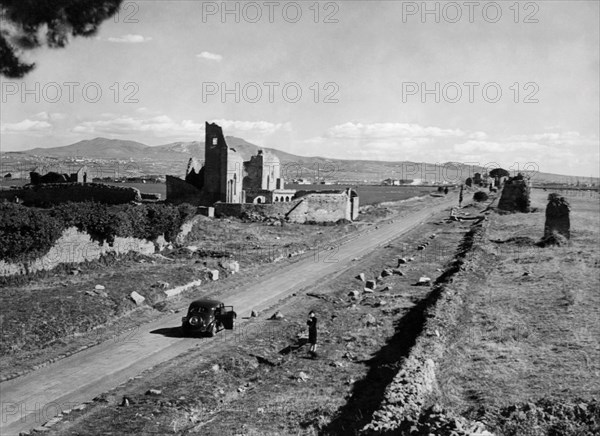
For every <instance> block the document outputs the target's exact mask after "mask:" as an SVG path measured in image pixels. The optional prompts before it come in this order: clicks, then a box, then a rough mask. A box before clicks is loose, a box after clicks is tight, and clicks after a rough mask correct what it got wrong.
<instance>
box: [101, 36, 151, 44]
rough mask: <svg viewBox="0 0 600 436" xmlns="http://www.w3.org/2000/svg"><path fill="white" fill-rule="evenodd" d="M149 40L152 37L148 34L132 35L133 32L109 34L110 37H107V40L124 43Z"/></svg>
mask: <svg viewBox="0 0 600 436" xmlns="http://www.w3.org/2000/svg"><path fill="white" fill-rule="evenodd" d="M151 40H152V38H151V37H149V36H142V35H133V34H127V35H121V36H111V37H109V38H107V41H109V42H116V43H124V44H139V43H142V42H148V41H151Z"/></svg>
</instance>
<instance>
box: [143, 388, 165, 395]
mask: <svg viewBox="0 0 600 436" xmlns="http://www.w3.org/2000/svg"><path fill="white" fill-rule="evenodd" d="M161 394H162V391H161V390H160V389H148V390H147V391H146V395H161Z"/></svg>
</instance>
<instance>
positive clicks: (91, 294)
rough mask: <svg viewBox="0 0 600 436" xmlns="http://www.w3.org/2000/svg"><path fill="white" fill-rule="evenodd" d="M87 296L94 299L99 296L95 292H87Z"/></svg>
mask: <svg viewBox="0 0 600 436" xmlns="http://www.w3.org/2000/svg"><path fill="white" fill-rule="evenodd" d="M85 295H89V296H90V297H94V296H96V295H97V294H96V293H95V292H94V291H85Z"/></svg>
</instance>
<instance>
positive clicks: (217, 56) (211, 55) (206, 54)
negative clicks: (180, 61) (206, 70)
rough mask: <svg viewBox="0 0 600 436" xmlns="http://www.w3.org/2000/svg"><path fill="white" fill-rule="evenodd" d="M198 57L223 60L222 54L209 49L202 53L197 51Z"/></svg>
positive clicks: (217, 60)
mask: <svg viewBox="0 0 600 436" xmlns="http://www.w3.org/2000/svg"><path fill="white" fill-rule="evenodd" d="M196 57H197V58H198V59H207V60H209V61H216V62H221V61H222V60H223V56H222V55H220V54H217V53H211V52H209V51H203V52H202V53H198V54H197V55H196Z"/></svg>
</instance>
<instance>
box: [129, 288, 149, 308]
mask: <svg viewBox="0 0 600 436" xmlns="http://www.w3.org/2000/svg"><path fill="white" fill-rule="evenodd" d="M129 297H130V298H131V299H132V300H133V301H134V303H135V304H137V305H138V306H139V305H140V304H142V303H143V302H144V300H145V299H146V298H144V297H143V296H141V295H140V294H138V293H137V292H135V291H133V292H132V293H131V294H129Z"/></svg>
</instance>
